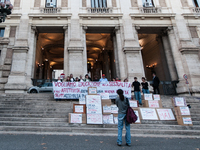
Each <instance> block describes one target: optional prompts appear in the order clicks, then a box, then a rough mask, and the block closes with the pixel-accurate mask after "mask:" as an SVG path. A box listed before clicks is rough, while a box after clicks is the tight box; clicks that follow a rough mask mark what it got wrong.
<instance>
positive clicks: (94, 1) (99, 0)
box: [91, 0, 107, 8]
mask: <svg viewBox="0 0 200 150" xmlns="http://www.w3.org/2000/svg"><path fill="white" fill-rule="evenodd" d="M91 7H92V8H106V7H107V1H106V0H91Z"/></svg>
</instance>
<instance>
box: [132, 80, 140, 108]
mask: <svg viewBox="0 0 200 150" xmlns="http://www.w3.org/2000/svg"><path fill="white" fill-rule="evenodd" d="M134 80H135V81H134V82H133V83H132V87H134V95H135V99H136V100H137V101H139V104H140V105H142V100H141V87H140V82H138V81H137V77H134Z"/></svg>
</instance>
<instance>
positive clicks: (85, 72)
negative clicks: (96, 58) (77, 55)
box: [81, 26, 88, 76]
mask: <svg viewBox="0 0 200 150" xmlns="http://www.w3.org/2000/svg"><path fill="white" fill-rule="evenodd" d="M87 29H88V28H87V27H86V26H84V27H83V28H82V39H83V70H82V72H83V74H81V75H83V76H84V75H85V74H87V45H86V30H87Z"/></svg>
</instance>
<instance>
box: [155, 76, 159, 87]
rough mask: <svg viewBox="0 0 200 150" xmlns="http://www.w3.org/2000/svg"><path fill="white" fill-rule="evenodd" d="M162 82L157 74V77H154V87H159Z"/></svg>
mask: <svg viewBox="0 0 200 150" xmlns="http://www.w3.org/2000/svg"><path fill="white" fill-rule="evenodd" d="M159 84H160V80H159V78H158V77H157V76H155V78H153V87H158V86H159Z"/></svg>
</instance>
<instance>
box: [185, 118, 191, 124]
mask: <svg viewBox="0 0 200 150" xmlns="http://www.w3.org/2000/svg"><path fill="white" fill-rule="evenodd" d="M183 124H192V119H191V118H190V117H183Z"/></svg>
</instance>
